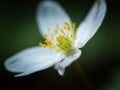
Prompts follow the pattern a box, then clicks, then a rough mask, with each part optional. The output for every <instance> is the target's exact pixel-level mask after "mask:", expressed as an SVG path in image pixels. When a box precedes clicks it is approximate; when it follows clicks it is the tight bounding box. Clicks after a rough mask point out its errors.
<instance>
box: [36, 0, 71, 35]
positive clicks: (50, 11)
mask: <svg viewBox="0 0 120 90" xmlns="http://www.w3.org/2000/svg"><path fill="white" fill-rule="evenodd" d="M36 19H37V23H38V27H39V30H40V32H41V34H42V35H44V34H46V33H47V32H48V29H50V30H51V31H53V30H54V29H55V27H56V26H57V25H59V27H63V26H64V22H69V23H71V20H70V18H69V16H68V14H67V13H66V12H65V11H64V9H63V8H62V7H61V6H60V5H59V4H58V3H57V2H55V1H52V0H51V1H49V0H44V1H43V2H41V3H40V4H39V5H38V7H37V14H36Z"/></svg>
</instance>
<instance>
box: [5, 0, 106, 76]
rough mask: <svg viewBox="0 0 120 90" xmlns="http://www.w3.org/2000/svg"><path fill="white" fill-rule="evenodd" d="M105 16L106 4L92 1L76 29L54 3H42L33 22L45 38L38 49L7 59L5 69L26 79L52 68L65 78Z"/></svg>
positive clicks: (100, 1) (31, 49)
mask: <svg viewBox="0 0 120 90" xmlns="http://www.w3.org/2000/svg"><path fill="white" fill-rule="evenodd" d="M105 14H106V3H105V0H95V3H94V5H93V6H92V8H91V10H90V11H89V13H88V15H87V16H86V17H85V19H84V20H83V22H82V23H81V24H80V25H79V26H78V27H77V28H76V25H75V23H72V22H71V19H70V17H69V16H68V14H67V13H66V12H65V10H64V9H63V8H62V7H61V6H60V5H59V4H58V3H57V2H56V1H52V0H50V1H48V0H45V1H42V2H41V3H40V4H39V5H38V7H37V13H36V19H37V24H38V27H39V31H40V33H41V34H42V35H43V37H44V38H45V42H44V43H39V46H35V47H32V48H28V49H25V50H23V51H21V52H18V53H17V54H15V55H13V56H11V57H9V58H8V59H7V60H6V61H5V68H6V69H7V70H8V71H10V72H15V73H18V74H17V75H15V77H20V76H25V75H29V74H32V73H34V72H37V71H40V70H44V69H47V68H49V67H51V66H53V67H54V68H55V69H56V70H57V71H58V73H59V74H60V75H61V76H62V75H64V72H65V68H66V67H68V66H69V65H70V64H71V63H72V62H73V61H75V60H77V59H78V58H79V57H80V56H81V50H80V48H82V47H83V46H84V45H85V44H86V43H87V42H88V40H90V39H91V38H92V37H93V35H94V34H95V33H96V31H97V30H98V28H99V27H100V25H101V23H102V21H103V19H104V17H105Z"/></svg>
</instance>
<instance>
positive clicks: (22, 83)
mask: <svg viewBox="0 0 120 90" xmlns="http://www.w3.org/2000/svg"><path fill="white" fill-rule="evenodd" d="M39 2H40V0H4V1H2V0H1V1H0V90H7V89H9V90H24V89H27V90H45V89H47V90H48V89H49V90H59V89H60V90H94V89H93V88H95V90H120V61H119V59H120V5H119V2H118V0H106V2H107V6H108V10H107V15H106V17H105V20H104V22H103V23H102V25H101V27H100V28H99V30H98V32H97V33H96V34H95V36H94V37H93V38H92V39H91V40H90V41H89V42H88V43H87V44H86V45H85V47H83V48H82V51H83V53H82V56H81V57H80V58H79V60H77V61H76V62H74V63H73V64H72V65H71V66H69V67H68V68H67V69H66V73H65V75H64V76H63V77H61V76H59V75H58V74H57V72H56V71H55V70H54V69H53V68H49V69H46V70H43V71H40V72H36V73H34V74H31V75H29V76H25V77H20V78H15V77H13V75H14V74H13V73H10V72H8V71H6V70H5V68H4V64H3V63H4V60H5V59H7V58H8V57H9V56H11V55H13V54H15V53H16V52H18V51H20V50H23V49H25V48H28V47H33V46H36V45H38V43H39V42H40V41H42V40H43V38H42V37H41V36H40V34H39V31H38V27H37V24H36V20H35V14H36V6H37V4H38V3H39ZM58 3H60V4H61V5H62V6H63V7H64V9H65V10H66V11H67V13H68V14H69V15H70V17H71V19H72V21H74V22H76V24H77V25H78V24H79V23H80V22H81V21H82V20H83V18H84V17H85V15H86V14H87V12H88V11H89V9H90V7H91V6H92V4H93V3H94V0H58ZM81 70H83V72H84V74H85V75H84V74H82V72H81ZM86 79H87V80H89V82H90V83H88V82H87V81H86ZM88 84H89V85H88Z"/></svg>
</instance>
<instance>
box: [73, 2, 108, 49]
mask: <svg viewBox="0 0 120 90" xmlns="http://www.w3.org/2000/svg"><path fill="white" fill-rule="evenodd" d="M105 14H106V3H105V0H96V2H95V3H94V5H93V7H92V8H91V10H90V12H89V13H88V15H87V17H86V18H85V20H84V21H83V22H82V23H81V24H80V25H79V27H78V32H77V34H76V37H77V39H76V41H75V45H74V46H75V47H78V48H81V47H83V46H84V45H85V44H86V43H87V41H88V40H89V39H90V38H91V37H92V36H93V35H94V34H95V33H96V31H97V30H98V28H99V27H100V25H101V24H102V21H103V19H104V17H105Z"/></svg>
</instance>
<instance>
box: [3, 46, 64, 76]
mask: <svg viewBox="0 0 120 90" xmlns="http://www.w3.org/2000/svg"><path fill="white" fill-rule="evenodd" d="M62 59H63V56H62V55H61V54H60V53H56V52H55V51H53V50H50V49H45V48H42V47H40V46H38V47H33V48H29V49H25V50H23V51H21V52H19V53H17V54H15V55H14V56H12V57H10V58H8V59H7V60H6V61H5V67H6V69H7V70H8V71H11V72H17V73H20V74H18V75H16V77H18V76H25V75H28V74H31V73H34V72H36V71H40V70H43V69H46V68H48V67H50V66H52V65H53V64H55V63H57V62H59V61H60V60H62Z"/></svg>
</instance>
